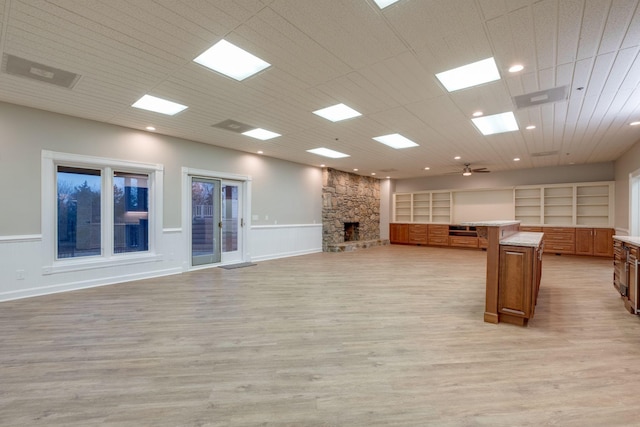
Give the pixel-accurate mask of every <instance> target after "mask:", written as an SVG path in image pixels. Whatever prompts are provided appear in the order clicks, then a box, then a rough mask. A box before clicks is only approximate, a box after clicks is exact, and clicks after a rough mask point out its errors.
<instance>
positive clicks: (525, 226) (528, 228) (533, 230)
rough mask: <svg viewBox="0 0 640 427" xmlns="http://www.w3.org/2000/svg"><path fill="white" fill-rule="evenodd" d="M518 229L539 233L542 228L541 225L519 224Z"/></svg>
mask: <svg viewBox="0 0 640 427" xmlns="http://www.w3.org/2000/svg"><path fill="white" fill-rule="evenodd" d="M520 231H526V232H531V233H541V232H542V231H543V230H542V227H532V226H527V225H521V226H520Z"/></svg>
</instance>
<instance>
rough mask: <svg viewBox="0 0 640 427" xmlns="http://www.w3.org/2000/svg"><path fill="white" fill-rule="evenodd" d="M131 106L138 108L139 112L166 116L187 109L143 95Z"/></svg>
mask: <svg viewBox="0 0 640 427" xmlns="http://www.w3.org/2000/svg"><path fill="white" fill-rule="evenodd" d="M131 106H132V107H134V108H140V109H141V110H147V111H153V112H154V113H160V114H166V115H168V116H173V115H174V114H177V113H179V112H180V111H182V110H185V109H186V108H187V106H186V105H182V104H178V103H177V102H172V101H167V100H166V99H162V98H157V97H155V96H151V95H144V96H143V97H142V98H140V99H138V100H137V101H136V102H135V103H133V105H131Z"/></svg>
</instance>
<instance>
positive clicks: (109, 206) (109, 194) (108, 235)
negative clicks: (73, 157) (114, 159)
mask: <svg viewBox="0 0 640 427" xmlns="http://www.w3.org/2000/svg"><path fill="white" fill-rule="evenodd" d="M103 171H104V173H103V175H104V178H103V184H104V191H103V192H102V197H103V199H102V206H103V210H102V256H103V257H105V258H110V257H112V256H113V227H114V225H113V169H112V168H110V167H108V166H107V167H105V168H104V169H103Z"/></svg>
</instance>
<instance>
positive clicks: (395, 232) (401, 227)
mask: <svg viewBox="0 0 640 427" xmlns="http://www.w3.org/2000/svg"><path fill="white" fill-rule="evenodd" d="M389 240H390V242H391V243H409V224H390V225H389Z"/></svg>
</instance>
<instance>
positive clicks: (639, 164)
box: [615, 141, 640, 234]
mask: <svg viewBox="0 0 640 427" xmlns="http://www.w3.org/2000/svg"><path fill="white" fill-rule="evenodd" d="M639 169H640V141H638V142H636V144H635V145H634V146H633V147H631V149H629V151H627V152H626V153H624V154H623V155H622V156H620V158H619V159H618V160H616V162H615V180H616V213H615V227H616V232H618V233H621V234H627V233H628V231H629V174H630V173H632V172H635V171H637V170H639Z"/></svg>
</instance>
